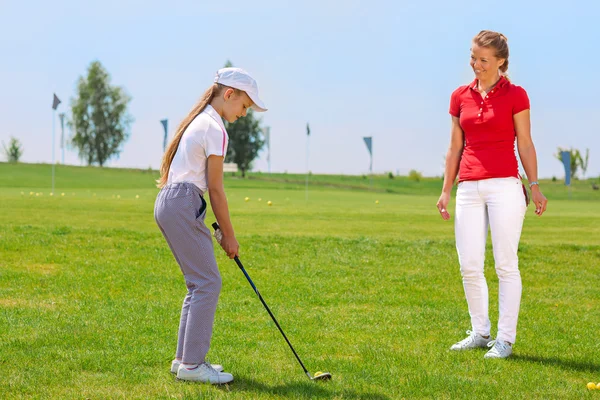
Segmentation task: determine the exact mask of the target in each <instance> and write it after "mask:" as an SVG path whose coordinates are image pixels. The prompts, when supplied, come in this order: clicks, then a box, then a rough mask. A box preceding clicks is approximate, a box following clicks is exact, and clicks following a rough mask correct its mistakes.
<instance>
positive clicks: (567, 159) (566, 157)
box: [560, 151, 571, 186]
mask: <svg viewBox="0 0 600 400" xmlns="http://www.w3.org/2000/svg"><path fill="white" fill-rule="evenodd" d="M560 158H561V159H562V162H563V165H564V167H565V185H567V186H570V185H571V152H570V151H561V152H560Z"/></svg>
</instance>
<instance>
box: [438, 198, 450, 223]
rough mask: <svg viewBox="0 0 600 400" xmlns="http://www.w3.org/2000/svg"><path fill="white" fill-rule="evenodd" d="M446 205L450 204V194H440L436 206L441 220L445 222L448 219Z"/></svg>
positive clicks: (448, 214)
mask: <svg viewBox="0 0 600 400" xmlns="http://www.w3.org/2000/svg"><path fill="white" fill-rule="evenodd" d="M448 203H450V193H446V192H442V195H441V196H440V199H439V200H438V202H437V204H436V206H437V208H438V211H439V212H440V215H441V216H442V218H443V219H444V220H445V221H447V220H449V219H450V213H449V212H448Z"/></svg>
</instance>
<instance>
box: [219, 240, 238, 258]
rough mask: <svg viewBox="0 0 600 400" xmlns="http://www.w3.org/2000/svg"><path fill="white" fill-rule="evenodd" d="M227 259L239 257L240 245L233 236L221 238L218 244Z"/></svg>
mask: <svg viewBox="0 0 600 400" xmlns="http://www.w3.org/2000/svg"><path fill="white" fill-rule="evenodd" d="M219 244H220V245H221V247H222V248H223V250H225V253H227V256H228V257H229V258H234V257H235V256H239V255H240V244H239V243H238V241H237V239H236V238H235V236H223V237H222V238H221V241H220V242H219Z"/></svg>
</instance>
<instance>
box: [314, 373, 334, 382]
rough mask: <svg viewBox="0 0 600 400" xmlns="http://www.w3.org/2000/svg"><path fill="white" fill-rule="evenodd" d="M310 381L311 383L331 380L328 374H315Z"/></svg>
mask: <svg viewBox="0 0 600 400" xmlns="http://www.w3.org/2000/svg"><path fill="white" fill-rule="evenodd" d="M310 379H311V380H313V381H328V380H330V379H331V374H330V373H329V372H317V373H316V374H315V376H311V378H310Z"/></svg>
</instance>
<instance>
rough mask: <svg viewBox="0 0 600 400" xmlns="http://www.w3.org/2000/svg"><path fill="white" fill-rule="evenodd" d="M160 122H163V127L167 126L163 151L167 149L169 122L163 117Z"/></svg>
mask: <svg viewBox="0 0 600 400" xmlns="http://www.w3.org/2000/svg"><path fill="white" fill-rule="evenodd" d="M160 123H161V124H162V126H163V128H165V139H164V140H163V151H167V132H168V129H167V125H168V123H169V120H168V119H163V120H161V121H160Z"/></svg>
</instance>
